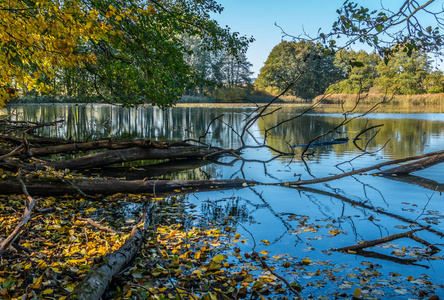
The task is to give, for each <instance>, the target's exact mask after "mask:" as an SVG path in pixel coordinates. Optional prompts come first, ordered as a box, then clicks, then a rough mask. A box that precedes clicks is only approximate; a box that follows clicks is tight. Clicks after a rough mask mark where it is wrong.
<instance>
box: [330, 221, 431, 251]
mask: <svg viewBox="0 0 444 300" xmlns="http://www.w3.org/2000/svg"><path fill="white" fill-rule="evenodd" d="M428 228H430V226H426V227H422V228H418V229H414V230H410V231H407V232H401V233H397V234H393V235H389V236H386V237H384V238H381V239H377V240H371V241H364V242H362V243H360V244H356V245H353V246H348V247H343V248H338V249H333V250H334V251H338V252H345V253H347V252H349V251H359V250H362V249H365V248H370V247H373V246H377V245H380V244H384V243H388V242H390V241H394V240H397V239H400V238H411V239H413V240H415V241H417V242H419V243H421V244H424V245H425V246H427V247H428V248H430V249H431V251H432V252H439V251H440V250H439V248H437V247H435V246H434V245H432V244H430V243H428V242H426V241H424V240H423V239H420V238H414V236H413V233H415V232H418V231H421V230H424V229H428Z"/></svg>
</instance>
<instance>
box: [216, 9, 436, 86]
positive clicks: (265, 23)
mask: <svg viewBox="0 0 444 300" xmlns="http://www.w3.org/2000/svg"><path fill="white" fill-rule="evenodd" d="M344 1H345V0H274V1H273V0H219V1H218V2H219V3H220V4H221V5H222V6H223V7H225V9H224V11H223V12H222V14H220V15H215V16H213V17H214V19H216V20H217V21H218V22H219V24H220V25H222V26H225V25H228V26H229V27H230V28H231V29H232V30H233V31H237V32H239V33H241V34H242V35H246V36H253V37H254V38H255V39H256V41H255V42H254V43H252V44H251V45H250V48H249V50H248V52H247V57H248V60H249V61H250V62H251V63H252V64H253V67H252V71H253V72H254V75H253V76H254V77H256V76H257V75H258V74H259V71H260V68H261V67H262V66H263V64H264V62H265V60H266V59H267V57H268V54H270V51H271V50H272V49H273V47H274V46H276V45H277V44H279V43H280V42H281V40H282V34H281V30H280V29H279V28H277V27H276V26H275V25H274V24H275V23H277V24H278V25H280V26H281V27H282V28H284V29H285V31H286V32H287V33H289V34H292V35H299V34H301V33H303V31H304V30H305V31H306V32H308V33H310V34H312V35H314V36H315V35H316V33H317V32H318V29H319V28H322V31H323V32H328V31H329V29H330V28H331V25H332V24H333V23H334V22H335V21H336V19H337V14H336V10H337V9H338V8H340V7H341V6H342V4H343V3H344ZM381 1H383V4H384V6H385V7H386V8H391V9H399V7H400V4H401V3H402V2H404V0H385V1H384V0H381ZM355 2H358V3H359V4H360V5H363V6H370V7H369V8H370V9H375V8H380V3H381V2H380V1H375V0H373V1H369V0H367V1H359V0H357V1H356V0H355ZM420 2H421V1H420ZM424 2H425V1H424ZM441 5H442V2H441V1H437V3H434V4H433V5H431V6H430V7H432V8H433V7H434V8H435V11H439V7H440V6H441ZM437 8H438V9H437ZM425 19H426V20H427V21H430V18H428V17H426V18H425ZM434 23H435V22H433V20H432V22H431V24H430V25H433V24H434ZM435 24H436V23H435ZM434 26H436V25H434ZM359 49H362V46H361V48H360V47H359V46H357V47H356V48H355V49H354V50H359ZM364 49H365V50H367V51H371V50H370V49H366V48H364Z"/></svg>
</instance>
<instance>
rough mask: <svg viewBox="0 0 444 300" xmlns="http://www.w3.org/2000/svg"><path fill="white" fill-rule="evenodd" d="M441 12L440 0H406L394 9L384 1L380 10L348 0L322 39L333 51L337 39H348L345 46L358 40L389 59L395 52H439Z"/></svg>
mask: <svg viewBox="0 0 444 300" xmlns="http://www.w3.org/2000/svg"><path fill="white" fill-rule="evenodd" d="M441 13H442V8H441V4H440V3H439V1H434V0H431V1H427V3H424V4H423V5H422V4H418V3H417V2H416V1H410V0H408V1H403V2H402V5H400V7H399V8H396V7H395V8H393V9H391V10H389V9H387V8H385V7H383V6H382V4H381V8H380V9H376V10H370V9H369V8H367V7H363V6H360V5H358V3H355V2H352V1H348V0H347V1H345V2H344V4H343V6H342V7H341V8H340V9H338V10H337V14H338V19H337V21H336V22H334V24H333V26H332V30H331V32H329V33H321V34H320V35H319V38H320V39H321V40H322V42H323V43H324V44H325V45H328V47H329V48H330V49H331V50H333V51H334V50H335V49H338V46H337V44H336V40H337V39H340V38H343V37H345V38H347V41H346V45H345V47H348V46H350V45H353V44H355V43H357V42H359V43H363V44H367V45H369V46H370V47H371V48H373V49H374V50H375V51H376V52H377V53H378V54H379V55H381V56H382V57H384V59H385V61H386V62H387V61H388V60H389V59H390V58H391V57H392V56H393V55H394V54H396V53H398V52H406V54H407V55H408V56H411V55H412V53H413V51H424V52H439V51H440V49H441V47H442V46H443V44H444V38H443V35H442V30H443V24H442V23H441V22H440V21H439V15H440V14H441Z"/></svg>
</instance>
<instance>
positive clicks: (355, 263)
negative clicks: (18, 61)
mask: <svg viewBox="0 0 444 300" xmlns="http://www.w3.org/2000/svg"><path fill="white" fill-rule="evenodd" d="M252 110H253V108H220V107H204V108H203V107H176V108H172V109H167V110H165V111H162V110H160V109H156V108H152V107H143V108H139V109H137V110H136V109H123V108H120V107H115V106H104V105H88V106H74V105H35V106H33V105H26V106H20V107H12V108H11V112H13V113H15V114H17V118H18V119H22V118H23V119H26V120H30V121H53V120H55V119H65V120H66V124H65V125H59V126H57V127H46V128H43V129H41V131H39V132H38V133H39V134H41V135H49V136H59V137H68V138H69V137H71V138H72V139H74V140H85V139H87V138H88V137H90V138H96V137H117V138H123V139H129V138H149V139H159V140H168V141H179V140H184V139H189V138H194V139H198V138H199V137H201V136H203V135H204V134H205V132H206V131H207V129H208V133H207V135H206V136H205V137H204V138H202V141H205V142H206V143H208V144H211V145H213V146H221V147H226V148H236V147H239V146H240V145H241V143H240V140H239V138H238V134H239V133H241V131H242V125H243V120H244V119H245V117H246V116H247V115H248V114H249V113H250V112H252ZM299 111H300V108H296V107H295V108H289V107H286V108H283V109H281V110H279V111H277V112H276V113H275V114H273V115H270V116H267V117H265V118H263V119H260V120H259V121H258V122H257V123H256V124H255V125H254V126H253V127H252V128H251V130H250V133H251V135H249V136H248V138H247V139H246V142H247V144H249V145H255V144H256V143H257V142H259V143H262V142H263V141H264V134H265V132H266V130H267V128H271V127H273V126H274V125H275V124H278V123H280V122H281V121H283V120H285V119H288V118H291V117H294V116H295V115H297V114H298V112H299ZM222 114H223V115H224V116H223V117H221V120H223V122H220V121H215V122H213V123H212V124H211V125H210V126H208V124H210V122H211V121H212V120H213V119H214V118H216V117H217V116H220V115H222ZM342 120H343V115H341V114H317V113H316V112H313V113H310V114H307V115H305V116H303V117H300V118H297V119H295V120H294V121H292V122H288V123H285V124H283V125H282V126H280V127H278V128H276V129H275V130H272V131H270V132H268V133H269V137H268V139H267V145H269V146H271V147H274V148H276V149H279V150H281V151H289V150H290V149H291V148H290V147H289V146H291V145H296V144H305V143H307V142H308V141H310V140H311V139H312V138H314V137H316V136H317V135H319V134H321V133H323V132H326V131H328V130H329V129H331V128H332V127H334V126H336V125H337V124H340V123H341V122H342ZM378 125H382V126H379V127H376V128H375V129H372V130H369V131H367V132H366V133H364V134H362V135H361V136H360V137H361V139H360V140H359V141H357V144H358V146H359V147H360V148H361V149H363V148H364V147H366V150H367V151H368V152H370V153H371V154H366V155H363V156H361V155H362V153H363V152H362V151H361V150H360V149H358V148H357V147H356V146H355V145H353V143H352V142H349V143H345V144H339V145H330V146H321V147H313V148H311V149H310V150H309V151H308V152H310V153H312V154H313V155H311V156H309V157H308V159H307V160H305V162H303V161H301V159H300V156H299V155H296V156H294V157H290V156H282V157H279V158H275V156H276V153H275V152H273V151H271V150H270V149H267V148H260V149H247V150H245V151H244V152H243V154H242V156H243V157H244V158H245V159H247V160H251V161H244V162H242V161H234V162H233V158H231V157H223V158H221V159H220V162H222V163H225V164H223V165H222V164H207V165H204V166H201V167H200V168H197V169H194V170H192V171H182V172H178V173H175V174H172V175H169V178H178V179H188V178H190V179H194V178H235V177H245V178H247V179H254V180H258V181H262V182H276V181H291V180H297V179H298V178H302V179H310V178H313V177H323V176H327V175H330V174H338V173H341V172H343V171H349V170H352V169H357V168H361V167H366V166H370V165H373V164H377V163H380V162H383V161H386V160H391V159H396V158H401V157H406V156H412V155H419V154H423V153H427V152H432V151H438V150H443V149H444V114H371V115H367V116H365V117H363V118H360V119H357V120H355V121H353V122H351V123H349V124H347V125H344V126H340V127H339V128H338V130H337V131H335V132H334V133H332V134H330V135H328V136H325V137H323V138H321V139H320V140H319V141H329V140H332V139H334V138H344V137H348V138H350V139H353V138H354V137H356V136H357V135H358V134H359V133H360V132H361V131H362V130H363V129H364V128H370V127H374V126H378ZM376 130H380V131H379V133H378V134H376V135H375V133H376ZM294 149H295V150H296V153H301V151H302V150H301V149H302V148H294ZM273 158H275V159H273ZM230 162H232V164H230V165H228V164H226V163H230ZM443 174H444V164H441V165H436V166H434V167H431V168H429V169H426V170H423V171H419V172H416V173H414V174H413V175H415V177H412V178H410V179H411V180H413V183H407V182H403V181H399V180H396V179H397V178H382V177H378V176H371V175H359V176H354V177H347V178H343V179H341V180H336V181H331V182H328V183H324V184H316V185H312V186H310V188H309V189H305V190H297V189H292V188H287V187H270V186H256V187H247V188H244V189H240V190H224V191H211V192H196V193H192V194H187V195H183V201H184V202H185V203H188V204H193V205H195V206H196V207H195V208H194V211H193V212H192V213H193V214H194V215H198V216H200V218H197V219H195V221H193V222H194V223H193V224H192V225H202V224H207V223H214V222H217V221H218V220H220V221H222V220H224V219H225V218H226V217H227V216H231V220H232V224H231V225H232V226H234V227H237V231H238V232H239V233H240V234H242V235H243V237H244V238H246V239H247V241H246V242H245V243H242V244H241V245H240V247H241V249H242V251H251V248H252V247H253V244H254V242H256V243H257V246H256V251H261V250H267V251H270V254H269V256H270V260H272V261H273V260H276V263H277V265H278V266H279V263H278V262H279V259H281V258H279V256H276V255H284V254H288V255H289V257H292V258H293V259H292V265H291V267H290V268H280V269H278V271H279V272H281V274H283V275H284V276H285V277H286V278H287V279H288V280H289V281H298V282H300V283H301V284H302V286H304V287H305V289H304V292H305V293H310V292H311V293H313V295H316V296H318V295H330V297H333V296H332V295H333V294H334V293H336V292H337V293H338V294H340V293H342V292H346V293H348V294H350V293H353V290H354V289H355V287H360V288H361V289H364V290H365V291H368V292H367V293H366V295H369V297H370V298H371V297H374V298H380V299H384V298H386V297H395V298H399V299H407V298H413V299H422V298H423V296H424V295H426V294H427V293H436V294H438V295H440V296H441V297H444V289H442V288H441V287H439V286H437V285H444V277H443V276H442V275H443V274H444V272H443V271H442V270H443V269H444V263H443V260H442V259H443V253H442V252H439V253H437V254H435V255H434V256H432V257H431V256H429V255H426V253H425V251H426V249H425V247H424V246H423V245H421V244H420V243H417V242H415V241H412V240H410V239H407V238H403V239H399V240H395V241H392V242H390V243H389V244H386V245H385V246H384V247H374V248H371V249H369V250H370V251H374V252H377V253H379V254H384V255H386V256H380V257H379V258H370V257H363V256H357V255H353V254H341V253H337V252H333V251H332V250H331V248H339V247H344V246H349V245H353V244H356V243H358V242H360V241H363V240H372V239H378V238H382V237H385V236H388V235H392V234H396V233H400V232H405V231H408V230H410V229H414V228H418V224H420V225H430V226H431V228H430V230H423V231H420V232H418V233H417V236H419V237H420V238H422V239H424V240H426V241H428V242H430V243H432V244H436V245H437V246H438V248H440V249H443V250H444V247H443V246H442V244H444V239H443V237H444V223H443V221H444V204H443V203H444V196H443V195H442V192H443V184H444V180H443ZM418 177H421V178H422V179H421V178H420V179H421V180H422V181H421V182H424V180H429V181H428V183H430V185H429V186H424V184H423V186H420V185H419V182H420V180H419V179H418ZM426 182H427V181H426ZM250 234H251V235H250ZM261 241H262V242H261ZM264 241H268V242H269V245H267V244H268V243H267V242H264ZM403 247H404V248H403ZM273 256H275V258H273ZM285 257H287V256H285ZM287 258H288V257H287ZM305 258H308V259H310V261H311V263H310V265H305V266H302V267H301V266H300V265H298V264H297V263H294V262H301V260H302V259H305ZM409 259H413V260H415V261H414V262H412V261H409ZM317 270H319V272H318V273H316V272H317ZM375 271H377V272H375ZM353 274H354V275H353ZM398 275H399V276H398ZM409 276H411V277H409ZM307 285H308V286H307ZM306 295H308V294H306ZM424 297H425V296H424Z"/></svg>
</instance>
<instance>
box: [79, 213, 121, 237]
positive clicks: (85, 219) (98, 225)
mask: <svg viewBox="0 0 444 300" xmlns="http://www.w3.org/2000/svg"><path fill="white" fill-rule="evenodd" d="M77 219H78V220H80V221H85V222H87V223H88V224H90V225H92V226H94V227H96V228H98V229H100V230H103V231H108V232H111V233H115V234H120V235H124V234H125V233H124V232H122V231H116V230H114V229H111V228H108V227H105V226H102V225H100V224H98V223H96V222H94V221H93V220H92V219H91V218H81V217H77Z"/></svg>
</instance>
